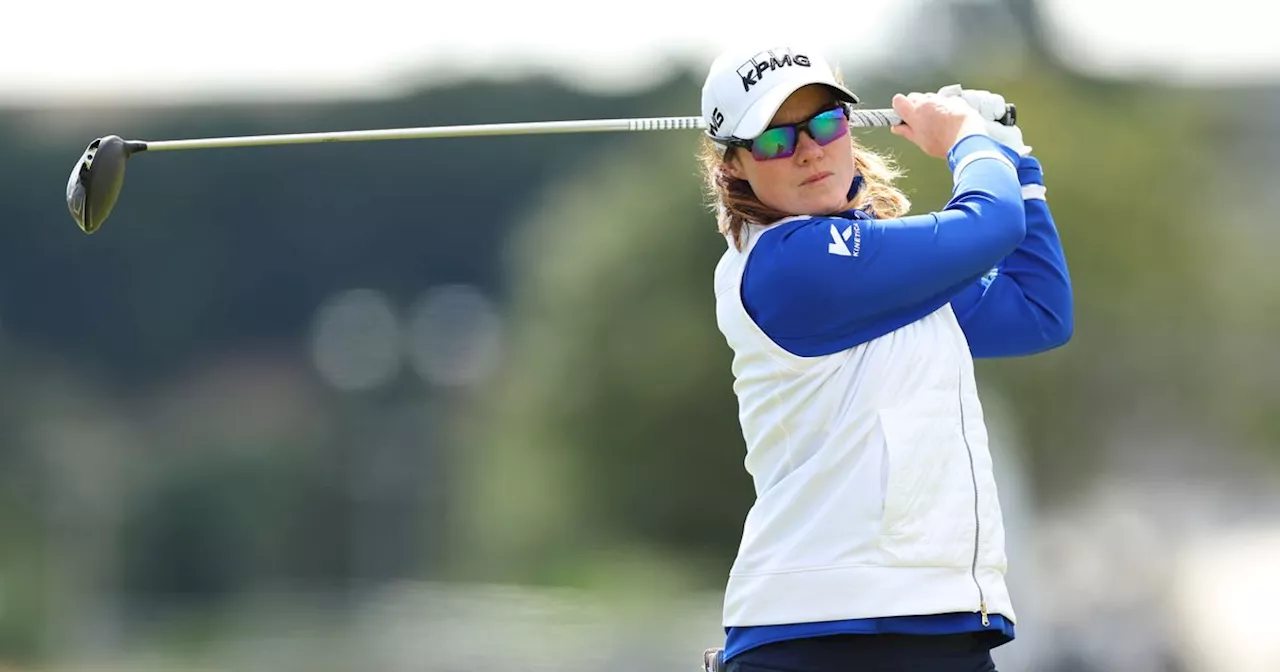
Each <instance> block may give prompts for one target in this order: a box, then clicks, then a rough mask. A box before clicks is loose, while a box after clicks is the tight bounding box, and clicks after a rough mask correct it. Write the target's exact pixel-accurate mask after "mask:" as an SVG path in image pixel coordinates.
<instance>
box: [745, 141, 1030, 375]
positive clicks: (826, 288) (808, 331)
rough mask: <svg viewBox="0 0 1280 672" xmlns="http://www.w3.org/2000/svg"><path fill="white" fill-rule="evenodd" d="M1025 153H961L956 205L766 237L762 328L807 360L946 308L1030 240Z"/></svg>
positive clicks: (823, 220)
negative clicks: (1022, 171) (1021, 167)
mask: <svg viewBox="0 0 1280 672" xmlns="http://www.w3.org/2000/svg"><path fill="white" fill-rule="evenodd" d="M1017 161H1018V155H1017V153H1015V152H1013V151H1012V150H1010V149H1009V148H1007V147H1005V146H1003V145H1001V144H1000V143H998V142H996V141H995V140H992V139H991V138H989V137H986V136H981V135H973V136H969V137H966V138H964V139H962V140H961V141H960V142H958V143H956V145H955V146H954V147H952V149H951V151H950V152H949V153H948V155H947V162H948V165H949V166H950V168H951V170H952V173H953V176H954V184H955V186H954V188H953V189H952V197H951V200H950V201H949V202H948V203H947V205H946V206H945V207H944V208H943V209H941V210H940V211H938V212H932V213H929V214H925V215H912V216H908V217H902V218H898V219H887V220H876V219H870V218H866V219H862V218H857V217H812V218H805V219H800V220H793V221H790V222H786V223H783V224H780V225H778V226H776V227H775V228H773V229H770V230H768V231H766V232H764V233H763V234H761V236H760V238H759V239H758V240H757V241H756V244H755V246H754V248H753V249H752V251H751V255H750V257H749V258H748V260H747V266H746V269H745V271H744V274H743V278H742V300H743V304H744V305H745V307H746V309H747V312H748V314H750V315H751V317H752V318H753V319H754V320H755V322H756V324H758V325H759V326H760V328H761V330H763V331H764V333H765V334H767V335H768V336H769V337H770V338H771V339H773V341H774V342H776V343H777V344H778V345H779V346H781V347H782V348H784V349H786V350H788V351H789V352H792V353H794V354H797V355H799V356H802V357H808V356H817V355H824V354H830V353H832V352H838V351H840V350H844V349H847V348H850V347H853V346H855V345H858V344H860V343H864V342H866V341H869V340H871V339H874V338H876V337H879V336H881V335H884V334H886V333H888V332H890V331H893V330H894V329H897V328H899V327H901V326H903V325H906V324H910V323H911V322H914V321H916V320H918V319H920V318H921V317H923V316H925V315H928V314H929V313H931V312H933V311H935V310H937V309H938V308H941V307H942V306H944V305H946V303H947V302H948V301H951V300H952V299H953V298H955V297H956V295H957V294H959V293H960V292H961V291H963V290H964V289H965V288H967V287H970V286H971V285H972V284H973V283H975V282H977V281H978V279H979V278H981V277H982V276H983V275H985V274H986V273H987V272H988V271H990V270H991V268H993V267H994V266H995V265H996V264H997V263H998V262H999V261H1000V260H1001V259H1003V258H1005V257H1006V256H1008V254H1009V253H1010V252H1012V251H1013V250H1014V249H1015V248H1016V247H1017V246H1018V245H1019V244H1020V243H1021V242H1022V239H1023V236H1024V235H1025V234H1026V221H1025V213H1024V211H1023V204H1022V191H1021V186H1020V185H1019V184H1018V175H1017V171H1016V169H1015V168H1014V166H1015V165H1016V164H1017Z"/></svg>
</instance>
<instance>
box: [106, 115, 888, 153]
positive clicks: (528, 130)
mask: <svg viewBox="0 0 1280 672" xmlns="http://www.w3.org/2000/svg"><path fill="white" fill-rule="evenodd" d="M901 121H902V118H901V117H899V116H898V114H897V113H896V112H894V111H893V110H890V109H884V110H853V111H852V112H851V114H850V119H849V125H850V126H856V127H870V126H893V125H895V124H898V123H900V122H901ZM706 126H707V125H706V122H705V121H703V119H702V117H650V118H637V119H593V120H582V121H533V122H518V123H504V124H471V125H463V126H424V127H419V128H389V129H379V130H366V131H332V132H324V133H286V134H281V135H245V136H236V137H223V138H197V139H192V140H160V141H145V140H132V141H129V145H130V148H131V149H132V150H133V151H143V150H145V151H149V152H164V151H177V150H184V149H208V148H212V147H261V146H267V145H305V144H314V143H322V142H368V141H373V140H417V139H422V138H464V137H475V136H495V135H536V134H548V133H600V132H609V131H681V130H699V129H704V128H706Z"/></svg>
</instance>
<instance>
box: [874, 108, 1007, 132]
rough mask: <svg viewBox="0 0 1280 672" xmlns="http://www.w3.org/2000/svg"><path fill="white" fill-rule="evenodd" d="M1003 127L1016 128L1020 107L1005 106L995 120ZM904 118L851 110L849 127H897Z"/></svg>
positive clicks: (890, 114) (886, 113)
mask: <svg viewBox="0 0 1280 672" xmlns="http://www.w3.org/2000/svg"><path fill="white" fill-rule="evenodd" d="M994 121H995V122H997V123H999V124H1000V125H1002V126H1015V125H1017V123H1018V107H1017V106H1016V105H1014V104H1013V103H1009V104H1007V105H1005V106H1004V116H1003V117H1000V118H999V119H995V120H994ZM901 123H902V117H901V116H899V115H898V113H897V112H894V111H893V110H889V109H886V110H850V111H849V125H850V126H856V127H860V128H869V127H874V126H897V125H898V124H901Z"/></svg>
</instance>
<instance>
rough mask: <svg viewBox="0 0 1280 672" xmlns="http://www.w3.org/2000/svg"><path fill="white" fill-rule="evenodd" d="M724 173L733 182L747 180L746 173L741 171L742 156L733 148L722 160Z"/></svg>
mask: <svg viewBox="0 0 1280 672" xmlns="http://www.w3.org/2000/svg"><path fill="white" fill-rule="evenodd" d="M724 172H726V173H728V174H729V176H730V177H732V178H733V179H735V180H745V179H747V171H745V170H743V169H742V154H741V153H739V152H738V148H737V147H734V148H733V149H731V150H730V151H729V155H728V156H726V157H725V159H724Z"/></svg>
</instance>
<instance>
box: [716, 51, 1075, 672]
mask: <svg viewBox="0 0 1280 672" xmlns="http://www.w3.org/2000/svg"><path fill="white" fill-rule="evenodd" d="M857 102H858V99H857V98H856V97H855V96H854V94H853V93H851V92H850V91H849V90H848V89H847V88H845V87H844V86H843V85H842V84H841V83H840V82H839V81H838V79H837V77H836V76H835V74H834V73H833V72H832V70H831V68H830V67H829V66H828V65H827V63H826V62H825V61H824V60H823V58H822V57H821V56H819V55H818V54H816V53H814V52H813V51H809V50H804V49H800V48H788V47H780V48H775V49H748V50H745V51H739V52H733V53H728V54H725V55H723V56H721V57H720V58H719V59H717V60H716V61H715V63H714V64H713V65H712V67H711V71H710V74H709V75H708V77H707V80H706V83H705V85H704V88H703V93H702V113H703V116H704V117H705V119H706V122H707V124H708V135H709V138H707V140H706V146H705V156H704V159H705V160H704V165H705V169H706V170H705V172H706V178H707V184H708V187H709V189H710V191H711V193H712V196H713V197H714V201H715V205H716V207H717V212H718V220H719V227H720V232H721V233H722V234H723V235H724V236H725V237H726V239H727V240H728V243H729V245H728V249H727V251H726V252H725V254H724V256H723V258H722V259H721V260H720V262H719V264H718V265H717V267H716V270H715V294H716V317H717V323H718V325H719V328H720V330H721V331H722V332H723V334H724V337H725V338H726V340H727V341H728V344H729V346H730V347H731V349H732V351H733V365H732V366H733V374H734V377H735V382H734V387H733V389H734V392H735V393H736V395H737V398H738V403H739V411H740V412H739V417H740V421H741V424H742V433H743V437H744V439H745V441H746V447H747V453H746V459H745V465H746V468H747V470H748V472H749V473H750V474H751V477H752V479H753V481H754V484H755V492H756V500H755V503H754V505H753V506H752V508H751V510H750V512H749V513H748V515H747V518H746V522H745V525H744V529H743V532H742V540H741V545H740V548H739V552H738V555H737V558H736V560H735V562H734V564H733V567H732V570H731V572H730V575H729V580H728V585H727V586H726V593H725V602H724V615H723V618H724V622H723V624H724V626H725V630H726V634H727V637H726V640H725V644H724V651H723V652H722V654H721V655H722V657H723V662H715V661H714V660H710V659H714V658H715V657H716V656H715V655H714V652H708V653H710V654H712V655H709V656H708V658H709V660H708V661H707V666H708V667H709V668H710V667H717V668H720V669H727V670H730V671H735V670H736V671H740V672H749V671H753V670H758V671H764V670H770V671H775V672H780V671H793V672H827V671H832V672H834V671H837V670H838V671H840V672H848V671H855V670H856V671H858V672H879V671H889V670H894V671H899V670H900V671H903V672H907V671H910V672H952V671H954V672H961V671H964V672H971V671H972V672H977V671H989V670H994V669H995V665H994V663H993V662H992V658H991V653H990V651H991V649H992V648H994V647H996V646H999V645H1001V644H1004V643H1006V642H1008V641H1010V640H1011V639H1012V638H1013V636H1014V621H1015V615H1014V610H1013V607H1012V605H1011V604H1010V599H1009V593H1008V590H1007V588H1006V585H1005V581H1004V574H1005V566H1006V558H1005V551H1004V528H1003V524H1002V522H1001V511H1000V504H999V498H998V496H997V492H996V482H995V478H994V475H993V471H992V465H991V454H990V453H989V452H988V448H987V430H986V427H985V424H984V421H983V410H982V404H981V402H980V401H979V399H978V391H977V387H976V386H975V383H974V373H973V359H974V358H975V357H1010V356H1019V355H1028V354H1032V353H1037V352H1042V351H1045V350H1048V349H1051V348H1054V347H1057V346H1060V345H1062V344H1063V343H1065V342H1067V340H1068V339H1069V338H1070V336H1071V331H1072V319H1073V318H1072V295H1071V284H1070V279H1069V276H1068V273H1067V267H1066V262H1065V260H1064V258H1063V253H1062V247H1061V244H1060V242H1059V240H1058V235H1057V231H1056V230H1055V228H1054V224H1053V220H1052V218H1051V216H1050V213H1049V208H1048V206H1047V205H1046V202H1045V200H1044V192H1045V190H1044V186H1043V180H1042V174H1041V168H1040V164H1039V162H1038V161H1037V160H1036V159H1035V158H1032V157H1031V156H1030V148H1029V147H1027V146H1025V145H1024V144H1023V142H1022V134H1021V131H1020V130H1019V129H1018V128H1016V127H1005V126H1002V125H1000V124H998V123H994V122H991V121H987V120H989V119H995V118H997V117H999V116H1002V113H1003V110H1004V107H1005V101H1004V99H1003V98H1002V97H1001V96H999V95H997V94H993V93H989V92H985V91H961V90H959V89H958V88H956V87H948V88H947V89H944V90H943V91H942V92H940V93H925V94H918V93H913V94H911V95H908V96H902V95H899V96H895V97H894V99H893V108H894V110H895V111H897V113H898V114H899V115H901V117H902V119H903V124H902V125H898V126H895V127H894V128H893V132H894V133H895V134H897V135H900V136H903V137H905V138H906V139H907V140H909V141H911V142H912V143H914V144H915V145H917V146H918V147H919V148H920V149H921V150H923V151H924V152H925V153H926V154H928V155H929V156H933V157H937V158H940V159H945V160H946V161H947V165H948V166H949V168H950V170H951V172H952V174H953V177H954V188H953V190H952V196H951V199H950V201H949V202H948V203H947V204H946V206H945V207H943V208H942V209H940V210H938V211H936V212H931V213H928V214H917V215H908V214H907V208H908V205H909V204H908V201H907V199H906V198H905V197H904V195H903V194H902V193H901V192H900V191H898V190H897V189H896V188H895V187H894V185H893V179H894V177H895V173H894V172H893V169H892V166H891V164H890V163H889V162H888V161H886V160H884V159H882V158H881V157H879V156H877V155H876V154H875V153H873V152H871V151H870V150H868V149H867V148H865V147H862V146H860V145H859V144H858V143H857V142H855V141H854V140H853V139H852V138H851V137H850V134H849V131H848V129H849V126H848V123H847V115H848V111H849V109H850V107H849V106H850V105H852V104H855V103H857Z"/></svg>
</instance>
